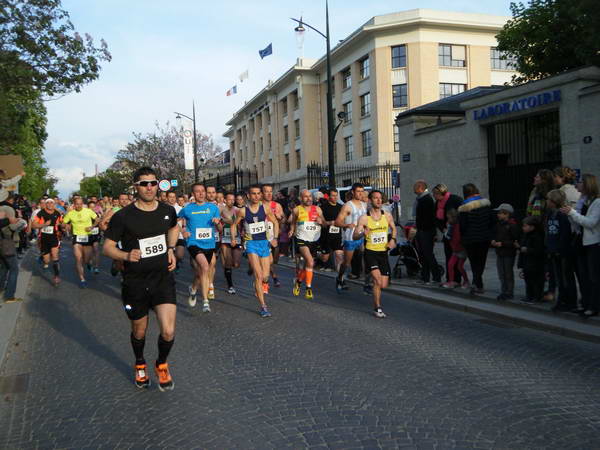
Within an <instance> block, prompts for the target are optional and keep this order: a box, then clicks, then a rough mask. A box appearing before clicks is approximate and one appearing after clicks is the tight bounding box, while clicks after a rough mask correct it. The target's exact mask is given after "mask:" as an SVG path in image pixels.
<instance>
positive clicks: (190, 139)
mask: <svg viewBox="0 0 600 450" xmlns="http://www.w3.org/2000/svg"><path fill="white" fill-rule="evenodd" d="M181 122H182V123H181V125H182V127H181V135H182V137H183V159H184V161H185V169H186V170H194V126H193V123H192V121H191V120H189V119H186V118H183V119H182V121H181Z"/></svg>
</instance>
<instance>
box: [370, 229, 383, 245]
mask: <svg viewBox="0 0 600 450" xmlns="http://www.w3.org/2000/svg"><path fill="white" fill-rule="evenodd" d="M369 241H371V244H386V243H387V233H386V232H385V231H379V232H376V233H371V234H370V235H369Z"/></svg>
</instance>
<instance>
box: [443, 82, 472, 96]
mask: <svg viewBox="0 0 600 450" xmlns="http://www.w3.org/2000/svg"><path fill="white" fill-rule="evenodd" d="M466 88H467V85H466V84H456V83H440V100H441V99H442V98H446V97H452V96H453V95H456V94H460V93H461V92H465V89H466Z"/></svg>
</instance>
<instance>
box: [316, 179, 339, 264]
mask: <svg viewBox="0 0 600 450" xmlns="http://www.w3.org/2000/svg"><path fill="white" fill-rule="evenodd" d="M327 194H328V196H329V198H328V199H327V200H325V201H324V202H322V203H321V210H322V211H323V217H324V218H325V221H326V226H325V227H323V231H324V232H323V233H321V242H320V247H321V251H322V254H321V260H322V261H323V263H324V264H327V262H328V261H329V258H330V257H331V253H333V255H334V258H333V262H334V265H335V271H336V272H338V271H339V270H340V264H341V263H342V261H343V260H344V249H343V247H342V230H341V228H340V227H336V226H335V219H337V216H338V214H339V213H340V211H341V209H342V205H341V204H339V203H338V191H337V189H335V188H330V189H329V191H328V192H327Z"/></svg>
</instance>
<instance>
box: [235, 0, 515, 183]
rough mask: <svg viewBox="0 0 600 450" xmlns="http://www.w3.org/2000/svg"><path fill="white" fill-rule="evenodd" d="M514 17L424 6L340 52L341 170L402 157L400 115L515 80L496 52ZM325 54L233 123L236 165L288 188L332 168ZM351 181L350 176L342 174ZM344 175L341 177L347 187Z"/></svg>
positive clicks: (336, 86)
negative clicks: (312, 171) (312, 170)
mask: <svg viewBox="0 0 600 450" xmlns="http://www.w3.org/2000/svg"><path fill="white" fill-rule="evenodd" d="M507 20H508V18H507V17H501V16H492V15H486V14H464V13H453V12H442V11H432V10H424V9H417V10H411V11H405V12H400V13H394V14H387V15H383V16H376V17H373V18H372V19H371V20H369V21H368V22H367V23H365V24H364V25H363V26H361V27H360V28H359V29H358V30H356V31H355V32H354V33H352V34H351V35H350V36H348V37H347V38H346V39H345V40H343V41H342V42H341V43H340V44H338V45H337V46H336V47H335V48H334V49H333V50H332V53H331V63H332V74H333V80H332V81H333V92H332V94H333V101H334V103H333V105H334V109H335V117H336V122H337V121H338V119H337V113H339V112H340V111H344V112H345V113H346V119H345V120H344V122H343V124H342V125H341V126H340V129H339V131H338V134H337V135H336V144H335V160H336V170H337V172H338V173H340V172H343V170H344V168H345V167H346V166H348V165H352V164H361V165H364V166H366V167H368V166H378V165H381V164H385V163H389V162H393V163H396V162H397V161H398V159H399V154H400V152H401V147H402V143H401V141H400V137H399V134H398V129H397V128H396V127H395V125H394V123H395V122H394V121H395V117H396V116H397V115H398V114H399V113H401V112H403V111H406V110H408V109H410V108H414V107H416V106H419V105H422V104H425V103H429V102H431V101H434V100H438V99H439V98H445V97H448V96H451V95H455V94H458V93H461V92H464V91H465V90H468V89H471V88H473V87H477V86H490V85H498V84H504V83H506V82H509V81H510V80H511V78H512V75H513V74H514V72H513V71H512V69H511V61H510V60H507V59H505V58H504V57H501V55H500V54H499V52H498V51H497V50H496V49H495V46H496V38H495V36H496V34H497V33H498V32H499V31H500V30H501V28H502V27H503V26H504V24H505V23H506V21H507ZM326 73H327V70H326V62H325V58H324V57H323V58H321V59H320V60H317V61H314V60H307V59H299V60H298V62H297V64H296V65H295V66H293V67H292V68H290V69H289V70H288V71H287V72H286V73H285V74H284V75H282V76H281V77H280V78H279V79H278V80H276V81H275V82H270V83H269V84H268V85H267V86H266V87H265V88H264V89H263V90H262V91H261V92H259V93H258V94H257V95H256V96H255V97H254V98H253V99H252V100H250V101H249V102H247V103H246V104H245V105H244V107H243V108H242V109H240V110H239V111H237V112H236V113H235V114H234V116H233V118H232V119H231V120H229V121H228V122H227V126H228V127H229V129H228V131H227V132H226V133H225V134H224V136H226V137H227V138H229V141H230V151H231V166H232V167H237V168H240V169H243V170H256V172H257V173H258V178H259V179H260V180H264V181H265V182H272V183H275V184H278V185H279V186H280V187H282V188H285V187H292V186H300V187H302V186H305V185H306V176H307V175H306V168H307V166H308V165H309V164H310V163H312V162H316V163H318V164H320V165H322V166H323V167H327V163H328V149H327V141H328V140H327V106H326V95H327V75H326ZM338 178H341V177H338ZM341 182H343V181H342V179H339V180H338V185H339V184H341Z"/></svg>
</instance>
